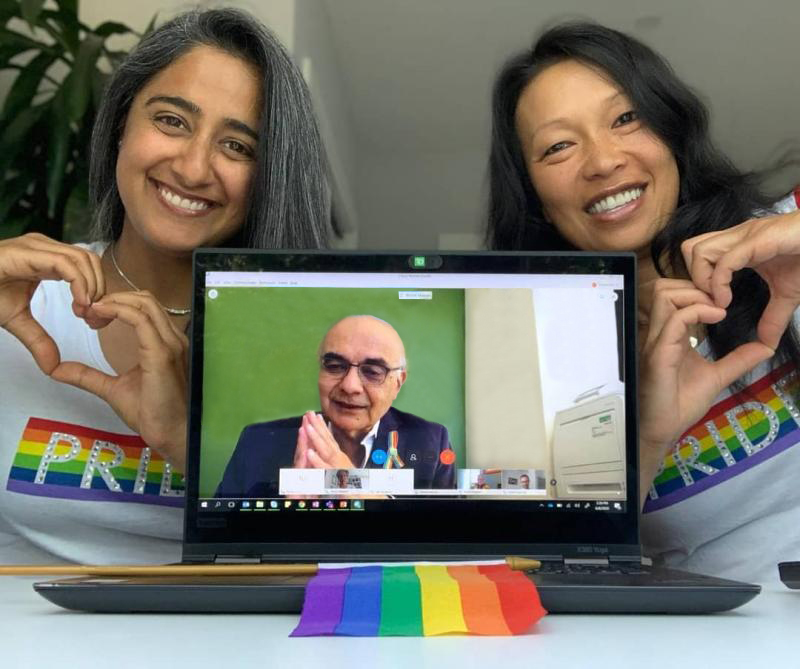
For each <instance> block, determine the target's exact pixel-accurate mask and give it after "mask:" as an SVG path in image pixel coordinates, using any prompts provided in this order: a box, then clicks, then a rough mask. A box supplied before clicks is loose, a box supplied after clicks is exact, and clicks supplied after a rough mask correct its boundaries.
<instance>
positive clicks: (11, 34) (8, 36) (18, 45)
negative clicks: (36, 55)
mask: <svg viewBox="0 0 800 669" xmlns="http://www.w3.org/2000/svg"><path fill="white" fill-rule="evenodd" d="M0 46H2V51H1V52H0V53H2V54H3V55H4V56H6V54H8V55H7V56H6V58H5V61H2V60H0V68H2V67H4V66H5V63H6V62H8V60H9V59H10V58H12V57H13V56H16V55H18V54H21V53H24V52H25V51H30V50H31V49H36V50H37V51H47V52H48V53H55V49H54V48H53V47H52V46H49V45H47V44H43V43H41V42H37V41H36V40H35V39H31V38H30V37H27V36H26V35H21V34H20V33H18V32H17V31H15V30H9V29H8V28H0Z"/></svg>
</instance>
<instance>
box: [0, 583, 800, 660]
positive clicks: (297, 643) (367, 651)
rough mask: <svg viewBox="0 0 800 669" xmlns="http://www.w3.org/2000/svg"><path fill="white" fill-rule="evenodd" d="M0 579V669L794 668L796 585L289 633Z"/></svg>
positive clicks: (799, 646)
mask: <svg viewBox="0 0 800 669" xmlns="http://www.w3.org/2000/svg"><path fill="white" fill-rule="evenodd" d="M34 580H35V579H33V578H29V577H8V576H4V577H0V643H2V656H0V667H2V669H17V668H23V667H24V668H25V669H29V668H38V667H52V668H59V669H60V668H61V667H69V668H70V669H71V668H73V667H80V668H84V667H86V668H88V669H91V668H93V667H103V668H106V669H111V668H117V667H120V668H122V667H125V668H127V667H136V668H137V669H151V668H158V667H169V668H170V669H182V668H184V667H191V668H194V669H199V668H201V667H202V668H204V667H215V668H217V669H227V668H239V667H259V668H260V669H271V668H273V667H287V668H289V669H301V668H303V667H314V668H319V669H336V668H338V667H347V668H348V669H355V668H358V667H371V668H372V667H377V668H379V669H392V668H395V667H397V668H398V669H400V668H402V669H406V668H411V669H425V668H428V667H430V668H432V669H462V668H466V667H489V668H491V669H506V668H511V667H527V668H530V669H547V668H549V667H553V668H556V669H569V668H572V667H580V668H584V667H585V668H587V669H602V668H604V667H609V668H613V669H624V668H626V667H642V668H643V669H652V668H658V667H669V668H670V669H691V668H693V667H702V669H716V668H717V667H722V668H724V669H733V668H737V667H748V668H749V669H772V668H781V669H783V668H793V667H800V591H796V592H795V591H791V590H788V589H782V588H781V586H779V585H775V586H769V589H765V590H764V591H763V592H762V593H761V594H760V595H759V596H758V597H756V598H755V599H754V600H753V601H751V602H750V603H748V604H746V605H745V606H743V607H740V608H739V609H737V610H735V611H731V612H728V613H724V614H715V615H709V616H663V615H650V616H644V615H642V616H634V615H625V616H623V615H563V614H562V615H548V616H545V617H544V618H543V619H542V620H541V621H540V622H539V624H538V625H537V626H536V627H535V628H534V631H533V632H532V633H530V634H527V635H524V636H519V637H466V636H458V637H427V638H397V637H387V638H345V637H315V638H304V639H292V638H289V633H290V632H291V631H292V629H294V626H295V625H296V624H297V620H298V617H297V616H294V615H291V616H290V615H254V614H245V615H228V614H223V615H183V614H174V615H163V614H161V615H153V614H135V615H134V614H125V615H110V614H84V613H75V612H70V611H64V610H62V609H59V608H58V607H56V606H54V605H53V604H50V603H49V602H48V601H46V600H44V599H43V598H41V597H40V596H39V595H37V594H36V593H35V592H34V591H33V589H32V587H31V584H32V583H33V582H34Z"/></svg>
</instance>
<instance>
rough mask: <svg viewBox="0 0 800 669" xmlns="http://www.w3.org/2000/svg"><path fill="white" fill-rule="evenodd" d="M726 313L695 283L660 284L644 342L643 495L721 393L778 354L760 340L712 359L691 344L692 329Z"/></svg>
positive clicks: (641, 407) (673, 281)
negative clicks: (674, 448)
mask: <svg viewBox="0 0 800 669" xmlns="http://www.w3.org/2000/svg"><path fill="white" fill-rule="evenodd" d="M725 313H726V312H725V309H723V308H721V307H718V306H715V305H714V302H713V300H712V299H711V297H710V296H709V295H708V294H707V293H705V292H703V291H702V290H700V289H699V288H697V287H696V286H695V285H694V284H693V283H692V282H691V281H683V280H677V279H659V280H657V281H656V282H655V285H654V287H653V300H652V308H651V310H650V314H649V318H648V322H647V327H646V330H645V335H644V337H643V342H641V343H640V354H641V355H640V387H639V401H640V405H639V417H640V420H639V443H640V451H639V457H640V465H641V470H642V484H643V485H642V488H643V489H642V490H641V493H642V495H644V494H646V493H647V489H649V486H650V483H652V480H653V478H654V477H655V474H656V472H657V470H658V466H659V464H660V463H661V461H662V460H663V459H664V457H665V456H666V454H667V453H668V451H669V449H670V448H671V447H672V446H673V444H674V443H675V441H677V439H678V438H679V437H680V436H681V434H683V433H684V432H685V431H686V430H687V429H688V428H690V427H691V426H692V425H694V424H695V423H696V422H697V421H698V420H700V419H701V418H702V417H703V416H704V415H705V414H706V412H707V411H708V409H709V408H710V407H711V404H712V402H713V401H714V399H715V398H716V397H717V395H719V393H721V392H722V390H723V389H725V388H727V387H728V386H729V385H730V384H731V383H733V382H734V381H735V380H736V379H738V378H739V377H741V376H742V375H744V374H745V373H747V372H748V371H750V370H751V369H753V368H754V367H755V366H756V365H758V364H759V363H761V362H763V361H765V360H767V359H769V358H770V357H772V355H773V354H774V351H773V350H772V349H771V348H770V347H768V346H766V345H765V344H763V343H761V342H748V343H746V344H743V345H742V346H739V347H738V348H737V349H735V350H733V351H731V352H730V353H728V355H726V356H725V357H723V358H720V359H719V360H707V359H706V358H704V357H703V356H702V355H700V354H699V353H698V352H697V351H695V350H694V348H693V347H692V346H691V344H690V342H689V335H690V331H691V328H692V327H693V326H696V325H710V324H713V323H718V322H720V321H721V320H723V319H724V318H725Z"/></svg>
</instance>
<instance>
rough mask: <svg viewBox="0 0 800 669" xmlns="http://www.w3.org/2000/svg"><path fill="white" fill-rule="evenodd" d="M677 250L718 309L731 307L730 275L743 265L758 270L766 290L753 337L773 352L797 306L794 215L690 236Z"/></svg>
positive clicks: (798, 251) (797, 220)
mask: <svg viewBox="0 0 800 669" xmlns="http://www.w3.org/2000/svg"><path fill="white" fill-rule="evenodd" d="M681 251H682V252H683V257H684V259H685V261H686V266H687V267H688V269H689V274H690V275H691V278H692V281H693V282H694V284H695V285H696V286H697V287H698V288H700V290H703V291H705V292H707V293H708V294H709V295H711V296H712V297H713V299H714V303H715V304H716V305H717V306H718V307H722V308H723V309H726V308H727V307H728V305H729V304H730V303H731V299H732V293H731V279H732V277H733V273H734V272H735V271H737V270H740V269H742V268H744V267H750V268H752V269H754V270H755V271H756V272H758V274H759V275H760V276H761V278H762V279H764V281H766V282H767V285H768V286H769V291H770V300H769V303H768V304H767V306H766V308H765V309H764V313H763V314H762V316H761V320H760V321H759V323H758V338H759V340H760V341H761V342H762V343H764V344H766V345H767V346H769V347H770V348H772V349H773V350H774V349H775V348H777V346H778V342H779V341H780V338H781V336H782V335H783V333H784V331H785V330H786V327H787V326H788V325H789V322H790V321H791V319H792V315H793V314H794V312H795V310H796V309H797V307H798V305H800V212H792V213H790V214H777V215H774V216H767V217H764V218H754V219H751V220H749V221H745V222H744V223H740V224H739V225H736V226H734V227H732V228H728V229H727V230H720V231H718V232H708V233H706V234H703V235H699V236H697V237H692V238H691V239H687V240H686V241H685V242H683V244H682V245H681Z"/></svg>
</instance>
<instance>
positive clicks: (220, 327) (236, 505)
mask: <svg viewBox="0 0 800 669" xmlns="http://www.w3.org/2000/svg"><path fill="white" fill-rule="evenodd" d="M635 263H636V259H635V256H634V255H633V254H625V253H620V254H591V253H547V254H543V253H513V254H510V253H435V254H409V253H330V252H324V253H323V252H292V253H287V252H273V251H252V250H247V251H243V250H198V251H196V253H195V258H194V319H193V323H192V336H191V340H192V347H191V401H190V416H189V435H188V467H187V493H186V507H185V527H184V545H183V561H184V562H185V563H187V564H206V563H221V564H225V563H240V564H247V563H276V564H280V563H295V562H320V563H326V562H336V563H341V562H347V563H352V562H362V561H363V562H393V561H408V560H423V561H429V560H482V559H498V558H502V557H505V556H522V557H528V558H536V559H538V560H540V561H541V562H542V567H541V568H540V569H538V570H536V571H531V572H529V576H530V578H531V579H533V581H534V582H535V583H536V585H537V587H538V590H539V594H540V597H541V600H542V603H543V605H544V606H545V608H547V609H548V610H549V611H551V612H582V613H586V612H606V613H608V612H673V613H708V612H715V611H723V610H729V609H732V608H735V607H737V606H740V605H741V604H744V603H745V602H747V601H748V600H750V599H751V598H753V597H754V596H755V595H756V594H758V592H759V591H760V587H759V586H757V585H752V584H747V583H739V582H734V581H728V580H723V579H718V578H712V577H708V576H701V575H696V574H689V573H685V572H677V571H672V570H665V569H657V568H652V567H650V566H649V565H648V564H647V562H648V561H647V560H646V559H643V555H642V549H641V546H640V544H639V526H638V523H639V513H638V472H637V402H636V394H637V392H636V317H635V315H636V266H635ZM365 332H366V333H367V334H364V333H365ZM370 333H371V334H370ZM376 333H377V334H376ZM353 342H356V343H355V344H354V343H353ZM365 342H366V343H365ZM387 342H388V343H387ZM398 342H399V345H398ZM398 346H399V348H398ZM359 347H360V348H359ZM365 347H366V348H365ZM381 347H384V348H381ZM386 347H388V348H386ZM367 391H369V392H367ZM307 412H312V413H310V414H309V413H307ZM304 416H305V417H304ZM376 419H377V422H375V423H374V424H372V421H373V420H376ZM304 421H319V422H315V423H313V425H314V426H315V427H314V429H315V430H317V434H318V435H323V436H324V433H325V432H326V429H327V434H328V435H330V436H331V438H333V439H334V446H333V447H331V445H330V443H329V442H328V443H327V444H326V445H325V446H324V447H319V452H320V453H323V451H325V450H326V449H327V451H326V452H324V453H323V455H325V458H326V459H323V458H319V457H312V456H311V455H309V454H308V449H309V448H311V449H312V450H315V454H316V453H317V448H315V446H316V444H315V446H311V447H310V446H309V441H308V440H309V437H308V435H309V434H310V433H309V432H308V430H307V428H305V427H304V428H303V430H305V434H306V437H305V441H304V442H303V443H302V444H301V443H300V442H301V438H300V432H301V431H302V430H301V429H300V426H301V425H303V424H304ZM348 421H350V422H349V423H348ZM359 421H360V422H359ZM365 432H366V433H367V434H366V436H364V433H365ZM333 435H345V436H344V437H342V438H341V440H339V441H337V439H339V436H337V437H333ZM348 439H349V440H350V441H349V443H348V444H345V443H344V442H345V441H347V440H348ZM359 439H361V441H359ZM340 442H341V444H340ZM336 447H340V448H339V450H340V453H338V454H337V453H336V450H335V448H336ZM331 448H333V450H331ZM298 449H305V450H303V453H302V455H298V453H299V450H298ZM345 453H348V454H349V457H347V458H346V459H345V460H342V459H341V458H339V457H338V456H339V455H343V454H345ZM308 578H309V577H306V576H288V577H287V576H280V577H278V576H275V577H236V578H230V577H228V578H216V577H202V578H186V577H182V578H156V577H153V578H136V579H98V578H80V579H66V580H64V579H62V580H58V581H50V582H46V583H38V584H36V585H35V588H36V590H37V591H38V592H39V593H40V594H42V595H43V596H45V597H46V598H47V599H49V600H51V601H52V602H54V603H56V604H58V605H60V606H63V607H66V608H72V609H79V610H89V611H116V612H119V611H176V612H177V611H181V612H186V611H197V612H209V611H217V612H223V611H225V612H232V611H238V612H246V611H258V612H298V611H300V609H301V607H302V603H303V595H304V588H305V584H306V583H307V581H308Z"/></svg>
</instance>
